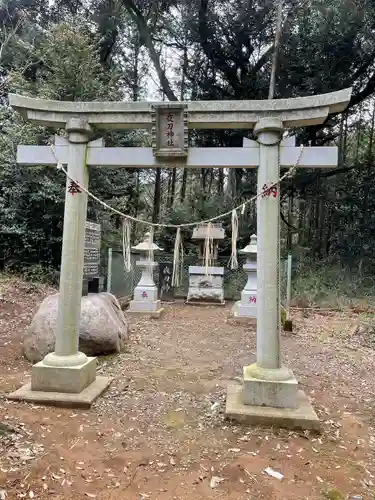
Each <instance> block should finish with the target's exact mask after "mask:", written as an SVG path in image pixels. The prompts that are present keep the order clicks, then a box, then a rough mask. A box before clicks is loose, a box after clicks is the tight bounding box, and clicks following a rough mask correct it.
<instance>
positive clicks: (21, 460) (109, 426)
mask: <svg viewBox="0 0 375 500" xmlns="http://www.w3.org/2000/svg"><path fill="white" fill-rule="evenodd" d="M49 292H50V290H49V289H48V288H47V287H40V286H34V285H29V284H24V283H22V282H19V281H17V280H11V281H6V282H5V281H2V282H0V500H3V499H4V498H6V499H7V500H8V499H16V498H38V499H46V498H54V499H85V498H97V499H102V500H107V499H116V500H117V499H129V500H130V499H134V500H136V499H137V500H142V499H143V500H146V499H149V500H167V499H169V500H171V499H178V500H185V499H186V500H187V499H189V500H192V499H194V500H199V499H228V500H235V499H236V500H237V499H238V500H240V499H241V500H242V499H243V500H262V499H264V500H281V499H283V500H300V499H301V500H305V499H309V500H318V499H324V498H328V499H331V500H340V499H351V498H354V499H356V500H360V499H363V500H368V499H369V500H373V499H375V467H374V465H375V430H374V427H375V412H374V407H375V377H374V373H375V350H373V349H371V348H367V347H364V342H363V336H361V335H360V334H358V333H355V332H354V328H353V325H355V324H357V323H358V322H359V321H360V320H361V321H363V320H364V318H361V317H360V316H358V315H356V314H354V313H349V312H347V313H330V312H325V313H324V314H323V313H320V314H318V313H316V312H314V311H307V312H306V311H305V312H302V311H298V312H295V313H294V314H293V324H294V330H295V333H296V335H293V334H285V335H283V339H282V340H283V342H282V351H283V356H284V359H285V362H286V363H287V364H288V365H289V366H290V367H293V370H294V372H295V375H296V376H297V378H298V380H299V381H300V384H301V387H302V388H303V389H304V390H305V392H306V393H307V394H308V395H309V396H310V397H311V399H312V402H313V405H314V407H315V409H316V411H317V413H318V415H319V417H320V419H321V421H322V423H323V425H322V427H323V432H322V434H321V435H320V436H319V435H313V434H310V433H308V432H302V431H301V432H291V431H286V430H273V429H269V428H268V429H267V428H258V427H245V426H238V425H234V424H233V423H230V422H227V421H226V420H225V419H224V406H225V388H226V385H227V383H228V381H233V380H237V381H238V382H239V380H240V379H239V377H240V376H241V370H242V366H243V365H244V364H248V363H249V362H251V361H252V360H253V359H254V355H255V332H254V330H251V329H249V328H248V327H245V326H244V325H233V324H230V323H228V321H227V315H228V310H229V307H230V304H228V306H227V307H225V308H220V307H218V308H214V307H208V308H198V307H192V306H190V307H189V306H185V305H183V304H175V305H166V306H165V311H166V313H165V315H164V317H163V318H162V319H159V320H152V321H151V320H144V319H143V320H141V319H139V320H133V319H132V321H131V338H130V342H129V345H128V349H127V351H126V352H124V353H122V354H121V355H117V356H111V357H106V358H104V359H101V360H99V363H100V364H99V367H98V371H99V373H100V374H105V375H108V376H111V377H113V383H112V385H111V387H110V389H109V390H108V391H107V393H105V394H104V396H103V397H101V398H100V399H99V400H98V401H97V402H96V403H95V404H94V406H93V407H92V408H91V409H90V410H72V409H59V408H46V407H41V406H32V405H29V404H26V403H14V402H9V401H7V400H6V398H5V395H6V394H7V393H8V392H10V391H12V390H14V389H16V388H18V387H19V386H20V385H21V384H22V383H24V382H25V381H27V380H28V378H29V376H30V364H29V363H28V362H27V361H25V360H24V359H23V358H22V352H21V338H22V333H23V331H24V328H25V326H26V325H27V324H28V323H29V322H30V320H31V318H32V315H33V314H34V312H35V310H36V308H37V305H38V304H39V303H40V302H41V300H42V298H43V297H44V296H45V295H46V294H48V293H49ZM267 467H271V468H272V469H273V470H275V471H278V472H281V473H282V474H283V476H284V477H283V479H281V480H280V479H278V478H275V477H272V476H269V475H268V474H266V473H265V472H264V469H266V468H267Z"/></svg>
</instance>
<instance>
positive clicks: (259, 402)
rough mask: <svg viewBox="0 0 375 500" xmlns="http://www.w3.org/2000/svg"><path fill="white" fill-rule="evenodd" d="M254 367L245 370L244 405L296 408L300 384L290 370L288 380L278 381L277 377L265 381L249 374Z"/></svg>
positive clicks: (245, 367)
mask: <svg viewBox="0 0 375 500" xmlns="http://www.w3.org/2000/svg"><path fill="white" fill-rule="evenodd" d="M253 366H254V365H250V366H244V368H243V403H244V404H245V405H252V406H271V407H274V408H296V406H297V395H298V382H297V379H296V378H295V377H294V375H293V373H292V372H291V371H290V370H288V372H289V373H290V377H289V378H288V379H287V380H277V378H276V377H275V379H274V380H265V379H264V378H262V379H260V378H256V377H255V376H253V375H251V374H250V373H249V372H250V369H251V368H252V367H253ZM270 371H271V370H270ZM271 372H272V371H271ZM275 372H277V370H275Z"/></svg>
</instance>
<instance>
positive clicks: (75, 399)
mask: <svg viewBox="0 0 375 500" xmlns="http://www.w3.org/2000/svg"><path fill="white" fill-rule="evenodd" d="M66 131H67V133H68V141H69V145H68V150H69V152H68V161H67V164H68V174H69V175H70V176H71V177H72V178H73V179H75V180H76V181H77V182H78V183H79V184H80V185H81V186H83V187H85V188H86V189H87V188H88V179H89V176H88V169H87V165H86V152H87V145H88V142H89V137H90V132H91V127H90V125H89V124H88V123H87V122H86V121H85V120H84V119H83V118H70V119H69V120H68V121H67V124H66ZM86 212H87V194H86V193H85V192H83V191H81V190H80V189H78V188H77V186H75V185H74V183H72V182H71V181H70V180H69V178H67V183H66V190H65V211H64V229H63V245H62V256H61V273H60V290H59V302H58V313H57V324H56V340H55V350H54V352H52V353H50V354H47V356H45V358H44V359H43V360H42V361H40V362H39V363H36V364H35V365H34V366H33V367H32V374H31V383H29V384H27V385H25V386H23V387H21V388H20V389H19V390H17V391H16V392H14V393H13V394H11V395H9V396H8V397H9V398H10V399H22V400H26V401H32V402H38V403H47V404H48V403H49V404H57V405H69V406H78V407H89V406H90V405H91V403H92V402H93V401H94V400H95V399H96V398H97V397H98V396H99V395H100V394H101V393H102V392H103V391H104V390H105V389H106V388H107V386H108V385H109V383H110V379H109V378H107V377H96V358H94V357H87V356H86V354H84V353H83V352H80V351H79V350H78V344H79V322H80V316H81V296H82V279H83V260H84V238H85V223H86Z"/></svg>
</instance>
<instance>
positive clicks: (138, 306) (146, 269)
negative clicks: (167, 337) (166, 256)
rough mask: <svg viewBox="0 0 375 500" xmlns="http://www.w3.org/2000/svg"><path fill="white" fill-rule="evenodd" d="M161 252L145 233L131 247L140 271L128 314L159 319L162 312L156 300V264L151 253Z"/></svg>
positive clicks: (148, 234)
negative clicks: (138, 241)
mask: <svg viewBox="0 0 375 500" xmlns="http://www.w3.org/2000/svg"><path fill="white" fill-rule="evenodd" d="M160 250H162V248H159V247H158V245H156V244H155V243H154V242H153V240H152V238H151V237H150V233H146V234H145V237H144V240H143V241H142V242H141V243H138V245H136V246H134V247H132V251H133V252H134V253H139V254H140V257H139V260H138V261H137V262H136V263H135V264H136V266H137V267H139V268H140V269H141V271H142V276H141V279H140V280H139V283H138V285H137V286H136V287H135V290H134V298H133V300H132V301H130V304H129V309H128V312H129V313H131V314H133V313H134V314H145V315H149V316H152V317H153V318H159V317H160V315H161V314H162V312H163V309H162V307H161V302H160V300H159V299H158V289H157V286H156V285H155V282H154V277H153V274H154V269H155V268H156V267H157V265H158V264H157V262H154V260H153V259H152V256H153V253H154V252H157V251H160Z"/></svg>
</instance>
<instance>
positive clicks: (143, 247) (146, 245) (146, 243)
mask: <svg viewBox="0 0 375 500" xmlns="http://www.w3.org/2000/svg"><path fill="white" fill-rule="evenodd" d="M150 243H151V241H150V232H149V231H148V232H147V233H145V236H144V239H143V241H141V242H140V243H138V245H135V246H134V247H132V250H135V251H138V252H149V251H150V249H151V250H153V251H154V252H155V251H157V250H163V249H162V248H160V247H158V245H157V244H156V243H154V242H153V241H152V243H151V245H150Z"/></svg>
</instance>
